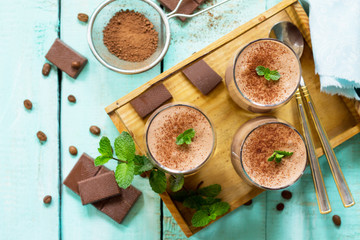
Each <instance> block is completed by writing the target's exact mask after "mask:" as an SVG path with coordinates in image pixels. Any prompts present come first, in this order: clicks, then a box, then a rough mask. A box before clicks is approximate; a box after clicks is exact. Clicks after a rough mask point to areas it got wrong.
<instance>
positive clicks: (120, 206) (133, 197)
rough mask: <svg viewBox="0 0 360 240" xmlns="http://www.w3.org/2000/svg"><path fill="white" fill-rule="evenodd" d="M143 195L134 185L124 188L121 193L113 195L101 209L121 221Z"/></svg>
mask: <svg viewBox="0 0 360 240" xmlns="http://www.w3.org/2000/svg"><path fill="white" fill-rule="evenodd" d="M140 195H141V192H140V191H139V190H137V189H136V188H134V187H133V186H130V187H128V188H127V189H123V190H122V192H121V195H119V196H117V197H112V198H110V199H108V200H106V201H107V202H106V203H105V204H104V206H103V207H102V209H101V211H102V212H103V213H105V214H106V215H108V216H109V217H111V218H112V219H113V220H115V221H116V222H118V223H121V222H122V221H123V220H124V218H125V217H126V215H127V214H128V212H129V211H130V209H131V208H132V207H133V206H134V204H135V202H136V201H137V199H138V198H139V196H140Z"/></svg>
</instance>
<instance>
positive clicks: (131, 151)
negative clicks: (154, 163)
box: [114, 132, 135, 162]
mask: <svg viewBox="0 0 360 240" xmlns="http://www.w3.org/2000/svg"><path fill="white" fill-rule="evenodd" d="M114 146H115V153H116V156H117V157H118V158H119V159H120V160H123V161H128V162H129V161H132V160H134V157H135V143H134V140H133V139H132V137H131V135H130V134H129V133H128V132H122V133H121V134H120V136H118V137H117V138H116V139H115V144H114Z"/></svg>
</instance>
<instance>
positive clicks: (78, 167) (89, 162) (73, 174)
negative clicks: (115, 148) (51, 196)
mask: <svg viewBox="0 0 360 240" xmlns="http://www.w3.org/2000/svg"><path fill="white" fill-rule="evenodd" d="M99 170H100V167H95V165H94V159H93V158H91V157H90V156H89V155H87V154H86V153H83V155H81V157H80V158H79V160H78V162H77V163H76V164H75V166H74V167H73V169H72V170H71V171H70V173H69V175H68V176H67V177H66V179H65V180H64V184H65V185H66V186H67V187H68V188H70V189H71V190H72V191H73V192H75V193H76V194H78V195H79V188H78V182H80V181H82V180H85V179H88V178H91V177H94V176H95V175H96V174H97V173H98V171H99Z"/></svg>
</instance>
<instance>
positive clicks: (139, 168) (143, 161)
mask: <svg viewBox="0 0 360 240" xmlns="http://www.w3.org/2000/svg"><path fill="white" fill-rule="evenodd" d="M134 162H135V175H140V174H142V173H143V172H146V171H149V170H151V169H153V168H154V166H153V165H152V163H151V162H150V160H149V158H147V157H146V156H140V155H135V158H134Z"/></svg>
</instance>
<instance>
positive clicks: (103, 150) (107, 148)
mask: <svg viewBox="0 0 360 240" xmlns="http://www.w3.org/2000/svg"><path fill="white" fill-rule="evenodd" d="M98 151H99V153H100V154H101V155H103V156H106V157H109V158H111V157H112V156H113V151H112V147H111V143H110V140H109V138H107V137H105V136H103V137H102V138H101V139H100V142H99V148H98Z"/></svg>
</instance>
